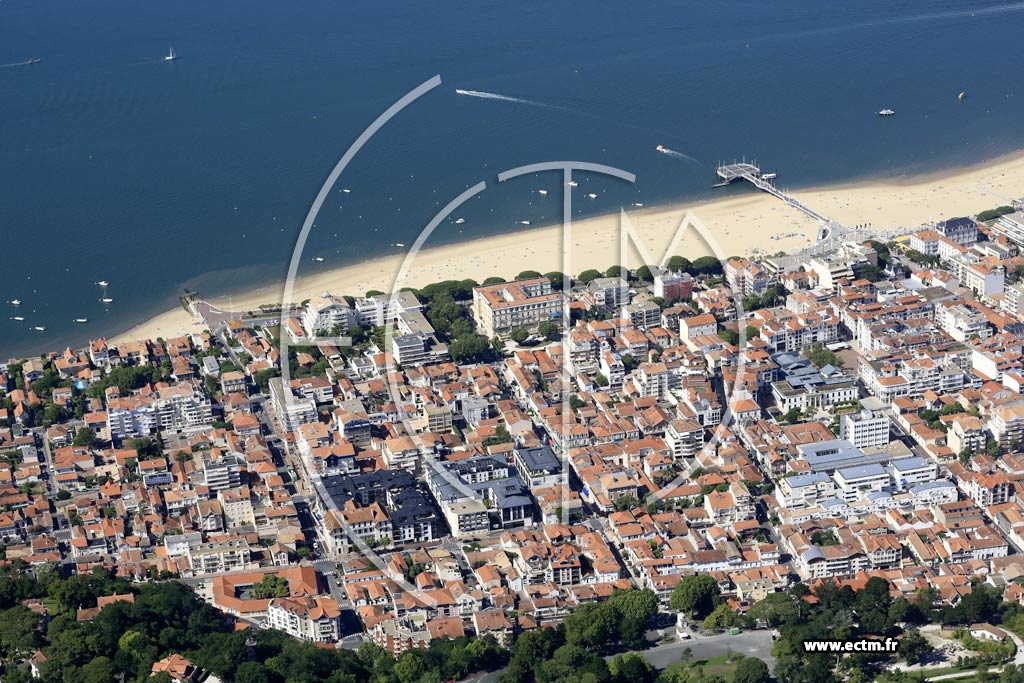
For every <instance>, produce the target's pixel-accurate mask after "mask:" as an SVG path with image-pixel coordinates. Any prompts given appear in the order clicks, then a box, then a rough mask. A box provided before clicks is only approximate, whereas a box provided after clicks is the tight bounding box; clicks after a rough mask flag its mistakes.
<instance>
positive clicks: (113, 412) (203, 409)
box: [107, 382, 213, 440]
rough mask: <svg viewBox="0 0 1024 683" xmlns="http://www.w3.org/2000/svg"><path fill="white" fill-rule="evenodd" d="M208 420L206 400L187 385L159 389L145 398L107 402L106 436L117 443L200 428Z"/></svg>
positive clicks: (211, 417)
mask: <svg viewBox="0 0 1024 683" xmlns="http://www.w3.org/2000/svg"><path fill="white" fill-rule="evenodd" d="M212 421H213V410H212V407H211V404H210V400H209V399H208V398H206V396H205V395H204V394H203V393H202V391H201V390H200V389H199V388H198V387H197V386H196V385H194V384H192V383H188V382H183V383H181V384H176V385H174V386H170V387H162V388H161V389H159V390H157V392H156V393H155V394H150V395H148V396H141V395H139V396H126V397H120V398H113V399H110V400H109V401H108V402H107V423H108V425H109V427H110V435H111V437H112V438H114V439H119V440H120V439H128V438H135V437H140V436H147V435H149V434H153V433H154V432H156V431H173V430H184V429H189V428H196V427H204V426H206V425H209V424H210V423H211V422H212Z"/></svg>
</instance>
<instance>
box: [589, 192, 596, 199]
mask: <svg viewBox="0 0 1024 683" xmlns="http://www.w3.org/2000/svg"><path fill="white" fill-rule="evenodd" d="M587 197H589V198H590V199H597V195H596V194H594V193H593V192H591V193H590V194H588V195H587Z"/></svg>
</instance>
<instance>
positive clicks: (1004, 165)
mask: <svg viewBox="0 0 1024 683" xmlns="http://www.w3.org/2000/svg"><path fill="white" fill-rule="evenodd" d="M779 186H780V187H785V185H784V183H781V182H780V183H779ZM791 194H793V195H794V196H795V197H796V198H798V199H799V200H800V201H802V202H803V203H804V204H806V205H808V206H810V207H812V208H813V209H815V210H817V211H819V212H820V213H822V214H824V215H826V216H829V217H830V218H832V219H834V220H837V221H839V222H841V223H843V224H846V225H861V224H870V225H871V226H872V227H877V228H895V227H913V226H917V225H921V224H923V223H926V222H930V221H935V220H940V219H944V218H950V217H954V216H963V215H973V214H976V213H978V212H979V211H982V210H985V209H990V208H993V207H996V206H999V205H1003V204H1009V203H1010V200H1011V198H1019V197H1022V196H1024V153H1016V154H1014V155H1012V156H1008V157H1004V158H1002V159H999V160H996V161H993V162H991V163H987V164H984V165H982V166H977V167H970V168H964V169H958V170H955V171H951V172H948V173H942V174H930V175H928V176H916V177H908V178H905V179H899V180H888V179H887V180H886V181H884V182H859V183H851V184H847V185H840V186H832V187H823V188H809V189H805V190H800V191H794V192H792V193H791ZM624 208H625V209H626V211H627V214H628V218H629V221H630V222H631V224H632V225H633V227H634V229H635V231H636V233H637V234H638V235H639V236H640V240H641V242H642V244H643V245H644V248H645V249H646V251H647V254H648V255H649V256H650V258H651V260H652V261H654V262H655V263H657V262H658V261H660V260H661V258H662V256H663V254H664V253H665V250H666V248H667V247H668V246H669V243H670V242H671V240H672V238H673V236H674V235H675V234H676V229H677V227H678V226H679V225H680V224H681V222H682V221H683V218H684V216H686V214H687V213H688V212H692V215H693V216H695V217H696V218H697V219H698V220H699V221H700V222H701V223H703V224H704V225H705V226H706V227H707V229H708V231H709V232H710V234H711V236H712V237H713V238H714V240H715V241H716V242H717V243H718V245H719V251H720V252H721V253H720V254H719V255H721V256H733V255H746V254H751V253H754V252H756V251H760V252H766V253H769V254H773V253H776V252H780V251H794V250H797V249H800V248H802V247H804V246H806V245H807V244H808V243H810V242H811V241H813V239H814V237H815V235H816V232H817V225H816V223H815V222H814V221H813V220H812V219H810V218H808V217H806V216H804V215H803V214H802V213H800V212H798V211H796V210H795V209H792V208H790V207H788V206H786V205H785V204H784V203H783V202H782V201H780V200H779V199H776V198H775V197H772V196H770V195H768V194H766V193H763V192H756V191H753V190H751V192H750V193H749V194H744V195H742V196H734V197H730V198H727V199H722V200H717V201H707V202H702V203H700V202H692V203H687V204H679V205H674V206H662V207H656V208H638V207H634V206H630V207H624ZM619 226H620V215H619V214H618V213H616V214H611V215H605V216H598V217H593V218H587V219H585V220H580V221H578V222H574V223H573V224H572V228H571V240H570V244H571V248H570V249H569V250H568V254H567V256H566V258H565V259H564V260H563V249H562V242H563V235H562V227H561V226H553V227H541V228H536V229H529V230H524V231H521V232H512V233H509V234H506V235H501V236H498V237H489V238H486V239H478V240H472V241H467V242H461V243H458V244H452V245H445V246H441V247H433V248H432V247H431V246H430V244H429V242H428V243H427V244H425V245H424V248H423V249H422V250H421V251H419V253H417V254H415V256H414V257H413V258H412V259H410V267H409V269H408V272H407V273H406V274H405V276H404V277H403V278H402V281H401V282H399V283H396V276H397V275H398V274H399V271H400V268H401V266H402V262H403V260H405V259H406V254H402V255H397V256H389V257H383V258H376V259H372V260H369V261H366V262H364V263H361V264H354V265H349V266H345V267H341V268H338V269H337V270H331V271H327V272H323V273H318V274H316V275H310V276H306V277H300V278H299V279H297V280H296V282H295V287H294V295H293V297H292V299H293V300H294V301H295V302H299V301H302V300H304V299H308V298H311V297H314V296H318V295H320V294H322V293H324V292H327V291H329V292H332V293H334V294H350V295H353V296H361V295H362V294H364V293H365V292H366V291H367V290H370V289H377V290H382V291H391V290H392V288H393V287H396V286H398V287H403V286H408V287H418V286H423V285H425V284H429V283H431V282H437V281H440V280H450V279H464V278H472V279H474V280H477V281H482V280H484V279H485V278H487V277H490V276H493V275H497V276H501V277H504V278H506V279H511V278H512V277H514V276H515V275H516V274H517V273H519V272H521V271H523V270H526V269H530V270H537V271H540V272H542V273H543V272H550V271H554V270H557V271H563V270H564V271H567V272H569V273H572V274H578V273H579V272H581V271H583V270H585V269H587V268H598V269H601V270H603V269H606V268H608V267H609V266H611V265H613V264H615V263H618V262H620V259H619V254H620V251H621V250H620V238H619V234H620V232H619ZM787 234H793V236H790V237H784V235H787ZM780 236H781V237H780ZM773 237H779V238H778V239H773ZM675 252H676V253H679V254H682V255H684V256H686V257H688V258H690V259H693V258H696V257H698V256H702V255H706V254H712V253H713V252H712V250H710V249H709V248H708V246H707V244H706V243H704V241H703V240H702V239H700V238H699V237H698V236H697V235H696V234H695V233H694V232H693V231H689V232H688V233H687V236H686V237H685V238H684V239H683V241H682V242H681V243H680V244H679V246H678V248H677V249H675ZM625 265H628V266H629V267H630V268H636V267H638V266H640V265H642V260H641V259H640V257H639V256H638V254H637V251H636V250H635V249H630V250H629V252H628V253H627V256H626V263H625ZM282 292H283V283H279V284H276V285H273V286H267V287H263V288H260V289H255V290H253V291H251V292H246V293H242V294H236V295H234V296H232V297H231V305H232V307H233V308H234V309H235V310H251V309H254V308H256V307H257V306H258V305H259V304H264V303H280V302H281V297H282ZM200 294H201V293H200ZM210 303H212V304H214V305H217V306H219V307H221V308H224V309H227V307H228V299H227V298H222V299H212V300H210ZM197 329H201V324H197V321H196V320H195V319H193V318H191V317H190V316H189V315H188V313H186V312H185V311H184V310H183V309H182V308H181V307H177V308H175V309H173V310H170V311H167V312H165V313H162V314H160V315H158V316H156V317H154V318H152V319H150V320H147V321H146V322H144V323H142V324H141V325H138V326H136V327H134V328H132V329H130V330H128V331H127V332H125V333H123V334H119V335H117V336H116V337H114V338H113V341H115V342H117V341H126V340H135V339H154V338H156V337H164V338H167V337H174V336H180V335H182V334H186V333H189V332H194V331H195V330H197Z"/></svg>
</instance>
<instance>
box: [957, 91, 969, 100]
mask: <svg viewBox="0 0 1024 683" xmlns="http://www.w3.org/2000/svg"><path fill="white" fill-rule="evenodd" d="M965 97H967V92H966V91H961V92H960V94H959V95H957V96H956V98H957V99H958V100H963V99H964V98H965Z"/></svg>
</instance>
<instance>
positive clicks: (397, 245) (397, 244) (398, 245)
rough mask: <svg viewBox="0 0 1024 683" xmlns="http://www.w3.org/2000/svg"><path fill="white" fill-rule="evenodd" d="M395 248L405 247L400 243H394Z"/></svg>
mask: <svg viewBox="0 0 1024 683" xmlns="http://www.w3.org/2000/svg"><path fill="white" fill-rule="evenodd" d="M395 246H396V247H404V246H405V245H404V244H402V243H401V242H395Z"/></svg>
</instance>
